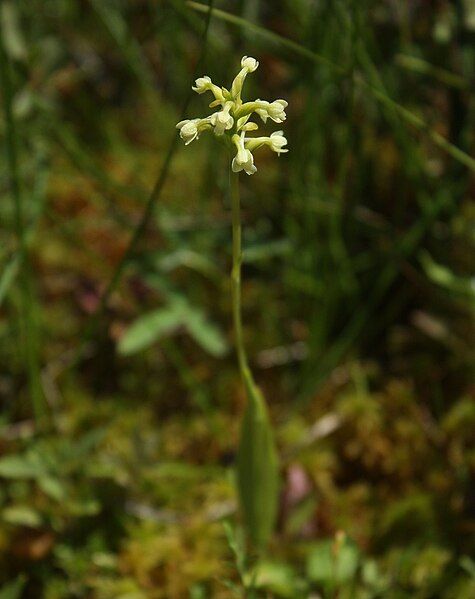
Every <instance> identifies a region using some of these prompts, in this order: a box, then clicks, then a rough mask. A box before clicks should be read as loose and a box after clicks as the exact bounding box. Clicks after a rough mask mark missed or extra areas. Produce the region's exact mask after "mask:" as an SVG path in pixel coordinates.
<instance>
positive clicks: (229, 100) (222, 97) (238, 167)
mask: <svg viewBox="0 0 475 599" xmlns="http://www.w3.org/2000/svg"><path fill="white" fill-rule="evenodd" d="M258 66H259V62H258V61H257V60H256V59H255V58H252V57H251V56H243V58H242V60H241V70H240V71H239V73H238V74H237V75H236V77H235V78H234V80H233V82H232V85H231V89H230V91H229V90H227V89H226V88H225V87H218V86H217V85H215V84H214V83H213V82H212V81H211V79H210V77H208V76H207V75H204V76H203V77H198V79H196V81H195V85H194V86H193V88H192V89H193V91H195V92H196V93H198V94H204V93H205V92H207V91H210V92H211V93H212V94H213V96H214V100H213V101H212V102H211V104H210V105H209V106H210V108H219V109H218V110H217V111H216V112H214V113H213V114H211V115H210V116H208V117H206V118H204V119H199V118H197V119H186V120H184V121H181V122H179V123H178V125H177V128H178V129H179V130H180V137H181V138H182V139H183V141H184V142H185V145H189V144H190V143H191V142H192V141H194V140H195V139H198V138H199V136H200V133H202V132H203V131H206V130H209V131H213V132H214V134H215V135H216V136H217V137H218V138H220V139H222V140H223V141H224V142H225V143H226V144H227V145H228V147H232V148H235V149H236V155H235V156H234V158H233V160H232V165H231V166H232V170H233V171H234V172H240V171H244V172H246V173H247V174H248V175H252V174H254V173H255V172H256V170H257V169H256V167H255V165H254V156H253V154H252V152H253V151H254V150H257V149H258V148H260V147H262V146H267V147H268V148H270V149H271V150H272V151H273V152H276V153H277V154H278V155H280V154H282V153H284V152H288V150H287V149H285V148H284V146H286V145H287V139H286V138H285V136H284V133H283V131H275V132H274V133H272V134H271V136H270V137H255V138H253V137H246V136H245V135H246V133H248V132H249V131H255V130H256V129H258V125H257V123H254V122H252V121H250V120H249V119H250V118H251V117H252V115H253V114H257V116H258V117H260V119H261V120H262V121H263V122H264V123H266V122H267V120H268V119H271V120H272V121H274V122H275V123H282V122H283V121H285V119H286V117H287V115H286V114H285V109H286V108H287V106H288V104H287V102H286V101H285V100H281V99H279V100H274V101H273V102H268V101H266V100H259V99H257V100H255V101H254V102H244V103H243V101H242V100H241V94H242V88H243V85H244V82H245V79H246V77H247V75H248V74H249V73H253V72H254V71H255V70H256V69H257V67H258Z"/></svg>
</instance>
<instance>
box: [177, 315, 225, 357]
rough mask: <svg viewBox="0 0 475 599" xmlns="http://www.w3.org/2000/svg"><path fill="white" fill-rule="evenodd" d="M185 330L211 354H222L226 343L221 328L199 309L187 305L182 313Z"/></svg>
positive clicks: (218, 355) (217, 355)
mask: <svg viewBox="0 0 475 599" xmlns="http://www.w3.org/2000/svg"><path fill="white" fill-rule="evenodd" d="M183 319H184V325H185V327H186V330H187V332H188V333H189V334H190V335H191V336H192V337H193V339H194V340H195V341H196V343H198V345H200V346H201V347H202V348H203V349H204V350H205V351H207V352H208V353H210V354H211V355H212V356H216V357H220V356H223V355H224V354H225V353H226V351H227V350H228V344H227V342H226V339H225V338H224V335H223V334H222V332H221V330H220V329H219V328H218V327H217V326H216V325H215V324H213V323H212V322H211V321H210V320H208V319H207V318H206V316H205V314H204V312H202V311H201V310H199V309H197V308H193V307H192V306H190V305H188V306H187V307H186V311H185V312H184V313H183Z"/></svg>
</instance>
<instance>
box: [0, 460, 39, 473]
mask: <svg viewBox="0 0 475 599" xmlns="http://www.w3.org/2000/svg"><path fill="white" fill-rule="evenodd" d="M40 473H41V470H40V467H39V464H38V463H37V462H36V461H35V460H33V459H32V455H31V454H26V455H24V456H20V455H9V456H5V457H4V458H2V459H0V476H3V477H4V478H36V477H37V476H38V474H40Z"/></svg>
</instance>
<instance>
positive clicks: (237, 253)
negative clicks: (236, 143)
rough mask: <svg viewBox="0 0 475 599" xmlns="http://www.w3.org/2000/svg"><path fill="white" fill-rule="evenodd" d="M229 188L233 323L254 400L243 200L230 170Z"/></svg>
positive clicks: (242, 370) (240, 360)
mask: <svg viewBox="0 0 475 599" xmlns="http://www.w3.org/2000/svg"><path fill="white" fill-rule="evenodd" d="M229 188H230V193H231V210H232V230H233V265H232V270H231V288H232V304H233V323H234V335H235V343H236V353H237V358H238V363H239V372H240V373H241V377H242V380H243V383H244V385H245V386H246V390H247V392H248V397H249V399H251V400H252V399H253V397H254V395H255V392H256V389H257V386H256V383H255V381H254V378H253V376H252V373H251V369H250V368H249V363H248V359H247V354H246V349H245V346H244V339H243V333H242V316H241V265H242V242H241V237H242V233H241V199H240V194H239V174H238V173H233V172H232V170H231V169H229Z"/></svg>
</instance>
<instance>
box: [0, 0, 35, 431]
mask: <svg viewBox="0 0 475 599" xmlns="http://www.w3.org/2000/svg"><path fill="white" fill-rule="evenodd" d="M1 5H2V4H1V2H0V8H1ZM0 85H1V89H2V92H3V109H4V113H5V153H6V160H7V165H8V176H9V186H10V192H11V195H12V200H13V209H14V218H15V233H16V236H17V242H18V264H19V268H20V277H19V281H20V286H21V289H20V290H21V320H22V324H23V337H24V351H25V360H26V368H27V373H28V383H29V389H30V395H31V401H32V404H33V413H34V416H35V420H36V423H37V424H39V423H40V422H42V421H43V419H44V417H45V415H46V404H45V399H44V395H43V391H42V387H41V378H40V365H39V359H38V345H37V329H36V323H35V318H34V306H33V300H32V292H31V281H30V273H29V259H28V243H27V238H26V227H25V223H24V213H23V198H22V193H21V189H20V175H19V168H18V155H17V131H16V127H15V120H14V116H13V109H12V104H13V88H12V82H11V73H10V65H9V62H8V57H7V53H6V51H5V45H4V32H3V23H2V19H1V16H0Z"/></svg>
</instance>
